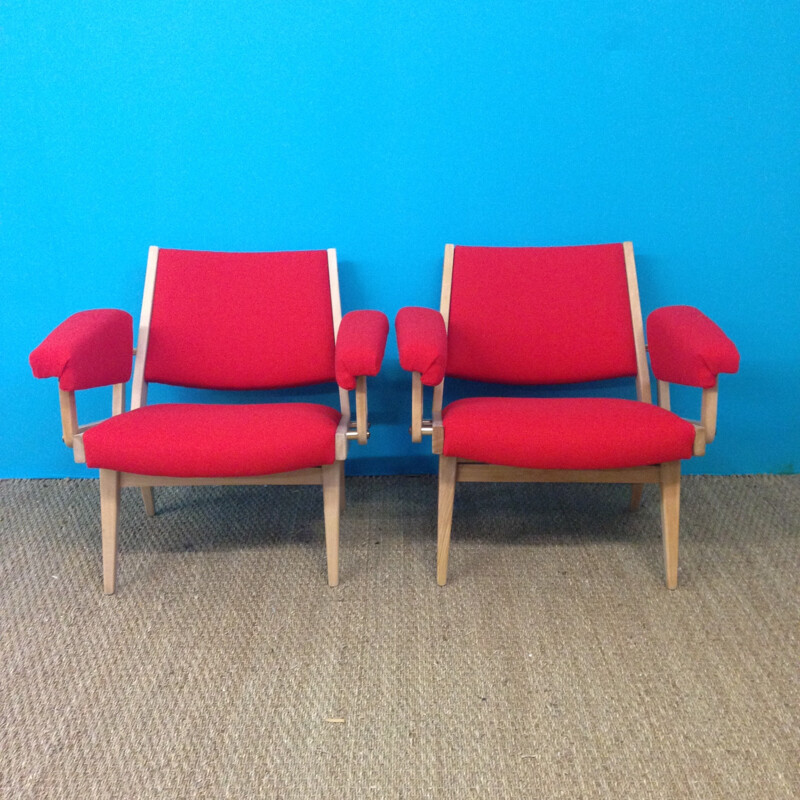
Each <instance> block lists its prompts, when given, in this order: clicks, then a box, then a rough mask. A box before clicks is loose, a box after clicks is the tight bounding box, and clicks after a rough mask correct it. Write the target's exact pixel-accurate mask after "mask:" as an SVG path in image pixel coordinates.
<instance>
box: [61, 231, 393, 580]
mask: <svg viewBox="0 0 800 800" xmlns="http://www.w3.org/2000/svg"><path fill="white" fill-rule="evenodd" d="M326 252H327V259H328V278H329V282H330V295H331V310H332V315H333V333H334V342H335V341H337V340H338V336H339V328H340V325H341V322H342V309H341V300H340V295H339V274H338V266H337V258H336V250H335V249H333V248H330V249H328V250H327V251H326ZM158 257H159V248H158V247H150V249H149V253H148V260H147V272H146V275H145V284H144V294H143V299H142V310H141V317H140V324H139V335H138V340H137V346H136V347H135V348H134V350H133V355H134V357H135V360H134V367H133V381H132V390H131V407H130V410H135V409H138V408H141V407H143V406H145V405H146V404H147V394H148V382H147V380H146V379H145V365H146V361H147V353H148V343H149V337H150V321H151V315H152V310H153V299H154V294H155V286H156V272H157V269H158ZM387 330H388V326H387ZM125 388H126V385H125V384H124V383H118V384H114V385H113V396H112V408H111V415H112V416H116V415H118V414H121V413H123V412H124V411H125V395H126V392H125ZM75 395H76V393H75V392H74V391H65V390H63V389H59V402H60V409H61V424H62V431H63V440H64V443H65V444H66V445H67V447H71V448H72V450H73V454H74V458H75V461H76V462H78V463H85V462H86V455H85V451H84V443H83V437H84V434H85V432H86V431H87V430H88V429H89V428H91V427H93V426H94V425H97V424H100V423H99V422H93V423H90V424H87V425H80V424H79V422H78V414H77V406H76V399H75ZM339 403H340V409H341V418H340V421H339V423H338V426H337V429H336V434H335V461H334V463H333V464H329V465H324V466H320V467H311V468H307V469H299V470H294V471H291V472H283V473H275V474H267V475H255V476H242V477H191V478H183V477H169V476H159V475H140V474H136V473H130V472H117V471H115V470H110V469H100V471H99V472H100V505H101V522H102V553H103V589H104V592H105V593H106V594H113V592H114V591H115V587H116V565H117V531H118V527H119V499H120V489H122V488H125V487H139V488H140V489H141V494H142V499H143V502H144V507H145V511H146V513H147V515H148V516H153V515H154V514H155V502H154V498H153V487H156V486H197V485H320V486H322V489H323V505H324V520H325V543H326V553H327V570H328V585H329V586H337V585H338V582H339V517H340V514H341V511H342V509H343V508H344V504H345V488H344V461H345V459H346V458H347V451H348V446H349V443H350V441H352V440H355V441H357V442H358V443H359V444H365V443H366V442H367V440H368V438H369V435H370V434H369V423H368V421H367V378H366V376H365V375H359V376H357V377H356V386H355V412H356V419H355V420H353V419H352V416H351V400H350V392H349V391H348V390H347V389H344V388H342V387H341V386H340V387H339ZM143 446H146V445H143Z"/></svg>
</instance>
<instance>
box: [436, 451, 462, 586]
mask: <svg viewBox="0 0 800 800" xmlns="http://www.w3.org/2000/svg"><path fill="white" fill-rule="evenodd" d="M457 464H458V459H457V458H452V457H451V456H439V525H438V528H439V535H438V540H439V541H438V544H437V548H436V581H437V583H438V584H439V586H444V585H445V584H446V583H447V559H448V557H449V555H450V530H451V528H452V526H453V500H454V499H455V494H456V465H457Z"/></svg>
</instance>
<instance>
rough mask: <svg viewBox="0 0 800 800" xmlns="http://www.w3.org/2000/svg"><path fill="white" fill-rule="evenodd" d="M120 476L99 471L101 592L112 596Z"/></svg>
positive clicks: (115, 570) (115, 573) (111, 472)
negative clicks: (101, 549)
mask: <svg viewBox="0 0 800 800" xmlns="http://www.w3.org/2000/svg"><path fill="white" fill-rule="evenodd" d="M119 478H120V474H119V472H115V471H114V470H111V469H101V470H100V519H101V524H102V539H103V591H104V592H105V593H106V594H114V589H115V588H116V579H117V528H118V527H119V487H120V480H119Z"/></svg>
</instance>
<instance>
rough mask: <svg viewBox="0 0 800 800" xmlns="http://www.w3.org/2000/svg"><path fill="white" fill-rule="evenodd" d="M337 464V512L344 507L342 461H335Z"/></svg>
mask: <svg viewBox="0 0 800 800" xmlns="http://www.w3.org/2000/svg"><path fill="white" fill-rule="evenodd" d="M336 463H337V464H338V465H339V513H341V512H342V511H344V507H345V500H346V498H345V493H344V461H337V462H336Z"/></svg>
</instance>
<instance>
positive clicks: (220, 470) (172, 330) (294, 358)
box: [30, 247, 389, 594]
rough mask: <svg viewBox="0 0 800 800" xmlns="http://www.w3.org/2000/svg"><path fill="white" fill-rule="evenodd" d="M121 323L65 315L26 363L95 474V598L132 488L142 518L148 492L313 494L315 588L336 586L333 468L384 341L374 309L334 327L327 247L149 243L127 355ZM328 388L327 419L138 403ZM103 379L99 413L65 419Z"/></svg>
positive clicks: (335, 303) (339, 494) (294, 408)
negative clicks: (54, 389) (155, 393)
mask: <svg viewBox="0 0 800 800" xmlns="http://www.w3.org/2000/svg"><path fill="white" fill-rule="evenodd" d="M132 326H133V322H132V318H131V316H130V315H129V314H127V313H126V312H124V311H118V310H114V309H103V310H94V311H83V312H79V313H78V314H75V315H73V316H72V317H70V318H69V319H67V320H66V321H65V322H64V323H62V324H61V325H59V326H58V327H57V328H56V329H55V330H54V331H53V332H52V333H50V335H49V336H47V338H46V339H45V340H44V341H43V342H42V343H41V344H40V345H39V346H38V347H37V348H36V349H35V350H34V351H33V352H32V353H31V356H30V363H31V367H32V369H33V374H34V375H35V376H36V377H37V378H46V377H56V378H58V380H59V396H60V404H61V420H62V429H63V438H64V442H65V443H66V444H67V446H68V447H71V448H72V449H73V452H74V456H75V460H76V461H78V462H85V463H86V465H87V466H89V467H93V468H97V469H99V470H100V506H101V519H102V551H103V588H104V591H105V593H106V594H111V593H113V592H114V590H115V585H116V563H117V528H118V519H119V496H120V489H121V488H124V487H127V486H137V487H140V488H141V491H142V496H143V499H144V504H145V510H146V512H147V513H148V514H149V515H152V514H154V513H155V505H154V501H153V494H152V487H154V486H172V485H193V484H195V485H196V484H317V485H322V487H323V499H324V504H323V505H324V517H325V541H326V550H327V565H328V584H329V585H330V586H336V585H337V584H338V580H339V562H338V559H339V556H338V544H339V515H340V509H341V506H342V503H343V501H344V460H345V458H346V457H347V449H348V444H349V442H350V441H351V440H353V439H357V440H358V441H359V443H361V444H363V443H365V442H366V441H367V437H368V424H367V418H366V413H367V403H366V391H367V389H366V378H367V376H374V375H377V373H378V371H379V370H380V366H381V362H382V359H383V352H384V348H385V345H386V337H387V335H388V331H389V323H388V320H387V319H386V317H385V315H384V314H382V313H380V312H378V311H354V312H351V313H349V314H347V315H345V316H344V317H342V313H341V305H340V300H339V279H338V271H337V262H336V251H335V250H333V249H331V250H328V251H324V250H321V251H307V252H291V253H210V252H197V251H188V250H166V249H159V248H157V247H151V248H150V252H149V257H148V263H147V274H146V277H145V288H144V298H143V301H142V313H141V320H140V327H139V337H138V342H137V347H136V350H135V351H134V350H133V347H132V341H133V329H132ZM132 354H134V355H135V365H134V367H133V387H132V397H131V407H130V410H128V411H126V410H125V384H126V382H127V380H128V379H129V378H130V375H131V363H132ZM334 380H335V381H336V382H337V383H338V385H339V401H340V408H339V409H338V410H336V409H333V408H330V407H328V406H324V405H320V404H314V403H294V402H289V403H245V404H196V403H169V404H167V403H161V404H155V405H147V390H148V385H149V384H150V383H162V384H169V385H174V386H184V387H191V388H205V389H226V390H248V389H275V388H284V387H299V386H306V385H311V384H316V383H324V382H330V381H334ZM108 385H112V386H113V401H112V410H111V417H109V418H108V419H107V420H104V421H102V422H99V423H95V424H92V425H85V426H81V425H79V424H78V417H77V411H76V403H75V392H76V391H77V390H80V389H87V388H92V387H96V386H108ZM353 389H355V399H356V420H355V421H352V420H351V405H350V391H351V390H353Z"/></svg>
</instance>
